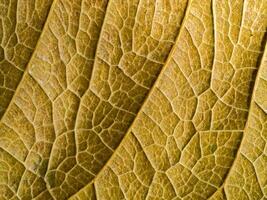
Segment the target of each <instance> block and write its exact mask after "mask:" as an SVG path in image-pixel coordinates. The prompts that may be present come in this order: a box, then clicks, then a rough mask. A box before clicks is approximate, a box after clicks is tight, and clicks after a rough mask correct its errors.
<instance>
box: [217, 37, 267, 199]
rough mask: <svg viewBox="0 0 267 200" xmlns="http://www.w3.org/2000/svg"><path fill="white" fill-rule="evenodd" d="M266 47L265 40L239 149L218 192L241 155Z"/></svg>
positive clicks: (266, 51)
mask: <svg viewBox="0 0 267 200" xmlns="http://www.w3.org/2000/svg"><path fill="white" fill-rule="evenodd" d="M265 35H267V32H266V33H265ZM264 38H265V37H264ZM266 47H267V43H266V39H265V46H264V47H262V48H263V53H262V54H261V55H260V56H259V58H258V60H259V68H258V71H257V74H256V78H255V82H254V85H253V89H252V95H251V99H250V105H249V108H248V116H247V120H246V124H245V127H244V130H243V134H242V137H241V141H240V144H239V147H238V149H237V152H236V155H235V158H234V160H233V163H232V165H231V167H230V168H229V170H228V172H227V174H226V177H225V178H224V181H223V182H222V184H221V186H220V187H219V188H218V190H219V189H221V188H223V189H224V187H225V184H226V183H227V181H228V179H229V177H230V174H231V171H232V170H233V168H234V166H235V165H236V162H237V157H238V155H239V154H240V155H241V146H242V145H243V143H244V137H245V135H244V134H245V130H247V128H248V120H249V119H250V118H251V115H252V114H253V113H251V112H250V110H251V107H252V102H253V99H254V98H253V97H254V96H255V92H256V89H255V88H256V87H257V84H258V81H259V76H260V72H261V69H262V68H261V66H262V65H263V62H264V57H265V56H267V48H266ZM218 190H216V191H218ZM216 191H215V192H216ZM225 195H226V196H227V194H226V192H225Z"/></svg>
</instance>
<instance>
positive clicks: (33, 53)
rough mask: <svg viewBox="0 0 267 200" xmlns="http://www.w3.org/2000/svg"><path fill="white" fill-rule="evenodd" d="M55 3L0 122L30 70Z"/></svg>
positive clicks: (54, 0)
mask: <svg viewBox="0 0 267 200" xmlns="http://www.w3.org/2000/svg"><path fill="white" fill-rule="evenodd" d="M55 2H56V0H53V2H52V4H51V6H50V8H49V11H48V14H47V17H46V20H45V23H44V25H43V29H42V30H41V34H40V36H39V38H38V40H37V42H36V45H35V48H34V50H33V52H32V54H31V57H30V58H29V62H28V63H27V64H26V68H25V70H24V73H23V75H22V77H21V78H20V81H19V84H18V85H17V88H16V89H15V92H14V94H13V96H12V98H11V100H10V102H9V104H8V106H7V108H6V110H5V112H4V114H3V115H2V117H0V122H2V119H4V118H5V115H6V113H7V112H8V111H9V110H10V106H11V104H12V103H13V101H14V99H15V96H16V95H17V93H18V91H19V89H20V87H21V84H22V82H23V80H24V78H25V76H26V74H27V73H28V72H29V68H30V64H31V61H32V59H33V56H34V55H35V53H36V49H37V48H38V46H39V43H40V41H41V38H42V37H43V34H44V30H45V29H46V27H47V26H48V25H47V24H48V21H49V18H51V15H52V10H54V7H55Z"/></svg>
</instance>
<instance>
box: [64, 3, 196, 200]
mask: <svg viewBox="0 0 267 200" xmlns="http://www.w3.org/2000/svg"><path fill="white" fill-rule="evenodd" d="M191 1H192V0H188V1H187V5H186V10H185V12H184V13H185V14H184V16H183V19H182V23H181V26H180V29H179V32H178V34H177V37H176V39H175V42H174V45H173V46H172V49H171V51H170V53H169V56H168V58H167V60H166V62H165V65H164V66H163V67H162V68H161V71H160V72H159V75H158V78H157V79H156V81H155V82H154V84H153V86H152V87H151V89H150V91H149V92H148V94H147V95H146V98H145V100H144V102H143V103H142V105H141V108H140V109H139V111H138V113H137V114H136V117H135V119H134V120H133V122H132V124H131V125H130V127H129V128H128V130H127V131H126V134H125V135H124V137H123V139H122V140H121V141H120V143H119V145H118V146H117V148H116V149H115V151H114V153H113V154H112V155H111V157H110V158H109V159H108V160H107V162H106V164H105V165H104V166H103V167H102V168H101V169H100V171H99V172H98V173H97V175H96V176H95V177H94V178H93V179H92V180H91V181H90V182H89V183H88V184H87V185H85V186H84V187H82V188H81V189H80V190H78V191H77V192H76V193H75V194H77V193H78V192H80V191H82V190H83V189H84V188H85V187H87V186H88V185H90V184H92V183H94V182H95V180H96V179H97V178H98V176H99V174H101V172H102V171H104V170H105V169H106V168H107V167H108V164H109V163H110V162H111V161H112V160H113V157H114V156H115V154H116V152H117V150H118V149H119V148H120V147H121V146H122V143H123V141H124V139H125V138H126V137H127V135H129V133H131V129H132V126H133V124H134V122H135V121H136V119H137V118H138V116H139V115H140V114H141V110H142V108H143V107H144V105H146V102H147V101H148V97H149V96H150V94H151V93H152V91H154V89H155V88H156V86H157V84H158V81H159V79H160V77H161V76H162V74H163V72H164V71H165V69H166V67H167V66H168V63H169V62H170V60H171V58H172V54H173V53H174V52H175V50H176V49H177V43H178V41H179V38H180V35H181V34H180V33H181V30H182V29H183V27H184V23H185V20H186V18H187V16H188V14H189V10H190V7H191V6H190V5H191ZM75 194H73V195H72V196H70V197H69V198H71V197H73V196H74V195H75Z"/></svg>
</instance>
